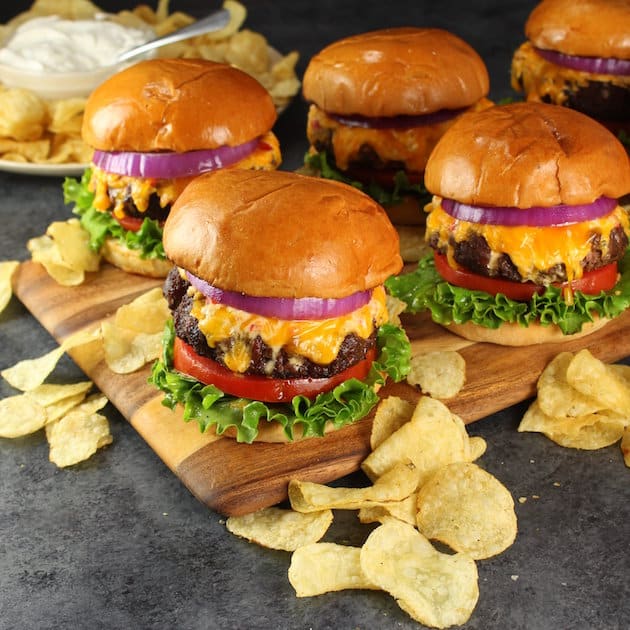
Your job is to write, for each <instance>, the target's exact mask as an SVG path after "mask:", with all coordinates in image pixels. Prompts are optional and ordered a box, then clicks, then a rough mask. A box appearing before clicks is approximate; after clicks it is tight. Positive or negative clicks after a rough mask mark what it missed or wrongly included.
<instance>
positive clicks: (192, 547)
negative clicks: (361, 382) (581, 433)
mask: <svg viewBox="0 0 630 630" xmlns="http://www.w3.org/2000/svg"><path fill="white" fill-rule="evenodd" d="M121 4H122V3H118V4H117V5H114V4H113V3H112V4H111V5H108V6H111V7H113V8H116V7H117V6H118V7H119V6H121ZM172 4H173V6H174V8H182V9H184V10H192V11H194V12H195V14H196V15H199V16H200V15H203V14H204V13H205V12H206V11H207V9H204V8H203V7H201V3H193V2H188V3H184V2H181V3H177V2H173V3H172ZM250 4H251V6H250V15H249V18H248V21H247V25H248V26H249V27H251V28H253V29H255V30H258V31H261V32H263V33H264V34H266V35H267V36H268V38H269V40H270V42H271V43H272V44H273V45H274V46H275V47H276V48H278V49H279V50H281V51H288V50H292V49H298V50H300V52H301V54H302V59H301V61H300V74H301V72H302V71H303V69H304V67H305V65H306V61H307V59H308V58H309V56H310V55H311V54H313V53H314V52H316V51H317V50H318V49H319V48H321V47H322V46H323V45H325V44H326V43H328V42H330V41H332V40H334V39H337V38H338V37H341V36H343V35H346V34H350V33H355V32H360V31H364V30H368V29H371V28H377V27H381V26H387V25H403V24H420V25H431V26H442V27H446V28H449V29H451V30H453V31H454V32H456V33H457V34H459V35H461V36H462V37H464V38H465V39H466V40H467V41H468V42H469V43H470V44H472V45H473V46H474V47H475V48H476V49H477V50H478V51H479V52H480V53H481V55H482V56H483V57H484V59H485V61H486V63H487V64H488V67H489V69H490V73H491V78H492V96H493V97H495V98H501V97H503V96H506V95H509V94H510V90H509V84H508V71H509V62H510V57H511V53H512V50H513V48H514V47H516V45H518V44H519V43H520V41H521V39H522V35H521V33H522V24H523V22H524V20H525V17H526V15H527V14H528V12H529V10H530V9H531V7H532V6H533V4H534V3H533V2H518V1H514V0H513V1H509V2H501V1H500V0H494V1H492V2H491V1H479V2H475V3H463V2H453V1H450V2H448V1H444V0H442V1H441V2H435V3H429V2H420V3H407V2H386V3H383V2H373V1H369V2H365V1H364V2H359V1H356V2H354V1H353V2H345V3H342V2H329V1H320V2H317V3H308V4H306V3H297V2H289V1H288V0H282V1H280V0H276V1H265V2H262V1H260V2H251V3H250ZM15 6H16V8H15V10H16V11H17V3H16V5H15ZM200 7H201V8H200ZM3 11H5V12H6V11H7V8H6V7H3ZM5 17H6V16H5ZM305 114H306V105H305V104H304V103H303V102H302V101H301V99H299V98H298V99H296V100H295V101H294V103H293V104H292V105H291V107H290V108H289V109H288V110H287V111H286V112H285V113H284V114H283V116H282V117H281V119H280V120H279V122H278V125H277V127H276V132H277V134H278V136H279V137H280V140H281V143H282V146H283V149H284V155H285V163H284V168H287V169H291V168H294V167H296V166H297V165H298V164H299V163H300V161H301V157H302V155H303V153H304V151H305V149H306V142H305V140H304V124H305ZM60 184H61V180H60V179H55V178H38V177H26V176H16V175H8V174H0V258H2V259H7V258H19V259H23V258H26V256H27V252H26V249H25V243H26V240H27V239H28V238H29V237H31V236H35V235H38V234H41V233H42V232H43V231H44V230H45V228H46V226H47V225H48V223H50V221H51V220H54V219H63V218H67V216H68V209H67V208H65V207H64V205H63V201H62V196H61V190H60ZM54 345H55V344H54V341H53V339H52V338H51V337H50V336H49V335H48V334H47V333H46V332H45V331H44V330H43V329H42V328H41V326H40V325H39V324H38V323H37V322H36V321H35V320H34V319H33V318H32V317H31V316H30V315H29V313H28V312H27V311H26V310H25V309H24V307H23V306H22V305H21V304H20V303H19V302H18V301H17V300H15V299H13V301H12V302H11V304H10V305H9V307H8V309H7V310H6V311H5V312H4V313H3V314H2V315H0V368H4V367H6V366H8V365H10V364H12V363H14V362H15V361H17V360H18V359H23V358H29V357H33V356H38V355H40V354H43V353H44V352H45V351H47V350H49V349H51V348H52V347H53V346H54ZM79 377H80V372H79V370H78V369H77V368H76V367H75V366H74V365H73V364H72V363H71V362H70V361H69V360H64V361H62V363H61V364H60V366H59V368H58V370H57V371H56V372H55V379H56V380H59V381H64V380H71V379H78V378H79ZM497 378H500V375H497ZM11 393H13V392H11V390H10V389H9V388H8V387H7V386H6V384H5V383H4V382H3V383H1V384H0V394H1V395H8V394H11ZM524 409H525V404H523V405H519V406H516V407H514V408H511V409H508V410H506V411H504V412H502V413H499V414H496V415H494V416H492V417H490V418H488V419H485V420H482V421H479V422H476V423H474V424H472V425H469V431H470V433H472V434H475V435H482V436H483V437H485V438H486V440H487V441H488V451H487V453H486V454H485V455H484V457H483V458H482V460H481V464H482V465H483V466H484V467H485V468H486V469H488V470H489V471H491V472H492V473H494V474H495V475H497V476H498V477H499V479H501V480H502V481H503V482H504V483H505V484H506V485H507V487H508V488H509V489H510V491H511V492H512V494H513V496H514V498H515V499H516V500H517V499H518V498H519V497H527V501H526V502H525V503H523V504H521V503H519V502H518V501H517V503H516V509H517V514H518V518H519V530H520V531H519V535H518V538H517V540H516V542H515V544H514V545H513V546H512V547H511V548H510V549H509V550H508V551H507V552H505V553H504V554H502V555H500V556H498V557H496V558H493V559H490V560H486V561H482V562H480V563H479V564H478V566H479V586H480V598H479V603H478V605H477V608H476V610H475V612H474V614H473V616H472V618H471V620H470V622H469V623H468V624H467V626H466V627H467V628H474V629H482V628H483V629H494V628H497V629H498V628H514V629H519V630H520V629H528V630H529V629H535V630H538V629H541V630H542V629H546V628H563V629H564V628H567V629H568V628H571V629H573V630H576V629H590V628H606V629H613V628H625V627H627V623H628V619H629V618H630V603H629V602H630V598H629V595H630V593H629V587H628V578H629V573H630V569H629V567H630V550H629V546H628V535H629V534H630V525H629V523H630V492H629V488H630V485H629V484H630V471H628V469H626V468H625V467H624V465H623V461H622V458H621V454H620V452H619V448H618V446H614V447H610V448H607V449H603V450H601V451H595V452H580V451H574V450H568V449H562V448H560V447H558V446H556V445H554V444H552V443H551V442H549V441H547V440H546V439H545V438H544V437H541V436H539V435H533V434H518V433H517V432H516V427H517V425H518V422H519V419H520V417H521V415H522V413H523V411H524ZM107 415H108V417H109V419H110V421H111V425H112V431H113V434H114V443H113V444H112V445H111V446H110V447H108V448H106V449H104V450H102V451H100V452H99V453H98V454H97V455H96V456H95V457H93V458H92V459H91V460H89V461H88V462H85V463H83V464H80V465H78V466H76V467H74V468H71V469H67V470H59V469H57V468H56V467H55V466H53V465H52V464H50V463H49V462H48V448H47V445H46V441H45V437H44V436H43V434H42V432H40V433H37V434H35V435H33V436H31V437H28V438H24V439H19V440H2V439H0V476H1V479H2V482H1V483H2V485H1V487H0V628H3V629H4V628H7V629H9V628H38V629H39V628H90V629H98V628H165V629H166V628H185V629H196V628H239V629H240V628H264V629H267V628H274V629H280V628H282V629H284V628H287V629H289V628H291V629H304V630H307V629H309V628H314V629H317V630H321V629H325V628H361V629H370V628H414V627H418V624H416V623H415V622H413V621H412V620H411V619H410V618H409V617H408V616H407V615H406V613H404V612H402V611H401V610H400V609H399V608H398V606H397V605H396V604H395V602H394V601H393V600H392V599H391V598H390V597H389V596H388V595H386V594H384V593H379V592H359V591H354V592H344V593H337V594H329V595H324V596H321V597H317V598H306V599H297V598H296V597H295V596H294V594H293V589H292V588H291V586H290V585H289V583H288V581H287V577H286V572H287V568H288V565H289V559H290V556H289V554H287V553H284V552H276V551H270V550H267V549H262V548H259V547H257V546H254V545H250V544H248V543H247V542H245V541H243V540H240V539H237V538H234V537H233V536H232V535H231V534H229V533H228V532H227V531H226V530H225V527H224V525H223V522H222V519H221V517H219V516H218V515H217V514H215V513H213V512H211V511H209V510H207V509H206V508H205V507H204V506H203V505H201V504H200V503H199V502H198V501H197V500H196V499H195V498H194V497H192V496H191V495H190V493H189V492H188V491H187V490H186V489H185V488H184V487H183V486H182V485H181V483H180V482H179V481H178V480H177V478H176V477H175V476H174V475H173V474H172V473H171V472H170V471H169V470H168V469H167V468H166V467H165V466H164V465H163V464H162V462H161V461H160V460H159V459H158V457H157V456H156V455H155V454H154V453H153V452H152V451H151V449H150V448H149V447H148V446H147V445H146V444H145V443H144V441H143V440H142V439H141V438H140V437H139V436H138V435H137V434H136V433H135V431H134V430H133V429H132V428H131V427H130V426H129V425H128V424H127V423H126V422H125V420H124V419H123V418H122V417H121V416H120V415H119V414H118V413H117V411H116V410H115V409H113V408H111V406H109V407H107ZM346 481H348V482H349V483H353V484H360V483H363V482H364V480H363V479H362V478H361V477H360V476H359V475H355V476H353V477H352V478H351V479H349V480H344V481H343V482H344V483H345V482H346ZM534 496H536V497H539V498H534ZM365 531H366V530H363V529H360V528H359V526H358V525H357V524H356V522H355V520H354V515H348V514H344V513H338V514H337V515H336V520H335V524H334V526H333V529H332V530H331V533H330V535H329V536H328V537H327V539H330V540H333V539H334V540H336V541H339V542H345V543H348V544H360V543H361V542H362V539H363V536H364V535H365Z"/></svg>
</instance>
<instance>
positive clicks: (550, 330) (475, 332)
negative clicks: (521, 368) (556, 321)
mask: <svg viewBox="0 0 630 630" xmlns="http://www.w3.org/2000/svg"><path fill="white" fill-rule="evenodd" d="M609 321H610V320H609V319H606V318H604V317H602V318H597V319H595V320H594V321H592V322H587V323H586V324H584V325H583V326H582V330H581V331H580V332H578V333H574V334H572V335H565V334H563V332H562V331H561V330H560V328H558V326H554V325H552V324H550V325H549V326H543V325H542V324H538V323H534V324H530V325H529V326H527V327H524V326H521V325H519V324H516V323H512V322H504V323H503V324H501V326H499V328H485V327H484V326H479V325H478V324H475V323H473V322H466V323H465V324H448V325H446V326H444V328H446V329H447V330H450V331H451V332H452V333H455V334H456V335H459V336H460V337H463V338H464V339H469V340H470V341H481V342H487V343H496V344H498V345H500V346H532V345H535V344H539V343H560V342H563V341H571V340H572V339H579V338H580V337H586V335H590V334H592V333H594V332H595V331H597V330H599V329H600V328H603V327H604V326H605V325H606V324H607V323H608V322H609Z"/></svg>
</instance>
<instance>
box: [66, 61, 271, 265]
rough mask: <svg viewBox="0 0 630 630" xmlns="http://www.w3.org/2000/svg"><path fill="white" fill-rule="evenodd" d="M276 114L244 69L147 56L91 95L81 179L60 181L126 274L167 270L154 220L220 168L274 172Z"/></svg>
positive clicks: (97, 243)
mask: <svg viewBox="0 0 630 630" xmlns="http://www.w3.org/2000/svg"><path fill="white" fill-rule="evenodd" d="M276 117H277V115H276V110H275V107H274V104H273V102H272V100H271V96H270V95H269V94H268V92H267V91H266V90H265V89H264V88H263V87H262V86H261V85H260V84H259V83H258V82H257V81H256V80H255V79H254V78H252V77H250V76H249V75H248V74H246V73H245V72H242V71H241V70H238V69H236V68H233V67H231V66H229V65H227V64H220V63H214V62H212V61H205V60H201V59H154V60H150V61H142V62H140V63H137V64H135V65H133V66H131V67H129V68H127V69H125V70H123V71H121V72H119V73H118V74H116V75H114V76H112V77H110V78H109V79H108V80H106V81H105V82H104V83H102V84H101V85H100V86H99V87H97V88H96V90H94V92H92V94H91V95H90V97H89V98H88V101H87V104H86V108H85V113H84V116H83V127H82V136H83V139H84V141H85V142H86V143H87V144H88V145H90V146H92V147H94V154H93V159H92V164H91V166H90V168H89V169H87V170H86V172H85V173H84V175H83V178H82V179H81V182H80V183H79V182H77V181H76V180H66V182H65V184H64V192H65V199H66V202H74V203H75V212H76V213H77V214H79V215H80V216H81V224H82V225H83V227H84V228H85V229H86V230H87V231H88V232H89V233H90V238H91V246H92V247H93V248H94V249H97V250H100V251H101V252H102V254H103V256H104V257H105V259H106V260H108V261H109V262H111V263H112V264H114V265H116V266H118V267H120V268H122V269H124V270H125V271H128V272H132V273H139V274H142V275H147V276H154V277H164V276H166V274H167V273H168V271H169V269H170V268H171V266H172V265H171V263H169V262H168V260H166V257H165V254H164V249H163V246H162V226H163V224H164V221H165V219H166V217H167V216H168V213H169V210H170V208H171V204H172V203H173V202H174V201H175V200H176V199H177V197H178V196H179V194H180V193H181V191H182V190H183V189H184V187H185V186H186V184H187V183H188V182H189V181H190V180H191V179H193V178H194V177H195V176H197V175H199V174H200V173H203V172H205V171H212V170H217V169H221V168H243V169H273V168H276V167H277V166H278V165H279V163H280V149H279V144H278V141H277V139H276V137H275V136H274V134H273V133H272V132H271V131H270V129H271V127H272V126H273V124H274V122H275V121H276Z"/></svg>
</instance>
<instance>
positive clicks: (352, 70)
mask: <svg viewBox="0 0 630 630" xmlns="http://www.w3.org/2000/svg"><path fill="white" fill-rule="evenodd" d="M488 90H489V78H488V71H487V69H486V66H485V64H484V62H483V61H482V59H481V57H480V56H479V55H478V54H477V53H476V52H475V50H474V49H473V48H471V47H470V46H469V45H468V44H467V43H466V42H465V41H463V40H462V39H460V38H459V37H457V36H456V35H453V34H452V33H449V32H448V31H445V30H442V29H437V28H410V27H404V28H389V29H383V30H379V31H371V32H369V33H363V34H361V35H354V36H351V37H347V38H344V39H341V40H339V41H337V42H335V43H333V44H330V45H329V46H327V47H326V48H324V49H323V50H322V51H320V52H319V53H318V54H316V55H315V56H314V57H313V58H312V59H311V61H310V62H309V64H308V67H307V68H306V72H305V73H304V79H303V94H304V98H305V99H306V100H307V101H311V102H313V103H315V105H317V106H318V107H319V108H320V109H322V110H324V111H326V112H329V113H335V114H346V115H351V114H358V115H362V116H372V117H374V116H399V115H421V114H429V113H432V112H435V111H439V110H441V109H459V108H462V107H468V106H470V105H472V104H473V103H475V102H476V101H478V100H479V99H480V98H481V97H483V96H485V95H486V94H487V93H488Z"/></svg>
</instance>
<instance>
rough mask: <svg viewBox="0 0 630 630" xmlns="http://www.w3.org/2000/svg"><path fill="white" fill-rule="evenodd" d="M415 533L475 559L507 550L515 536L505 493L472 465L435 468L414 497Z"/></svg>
mask: <svg viewBox="0 0 630 630" xmlns="http://www.w3.org/2000/svg"><path fill="white" fill-rule="evenodd" d="M417 525H418V530H419V531H420V532H421V533H422V534H424V535H425V536H426V537H427V538H429V539H432V540H439V541H440V542H442V543H445V544H447V545H448V546H449V547H450V548H451V549H453V550H454V551H461V552H464V553H467V554H468V555H469V556H471V557H472V558H474V559H475V560H480V559H483V558H490V557H491V556H495V555H497V554H499V553H501V552H502V551H504V550H505V549H507V548H508V547H509V546H510V545H511V544H512V543H513V542H514V540H515V538H516V533H517V524H516V513H515V511H514V500H513V499H512V495H511V494H510V492H509V491H508V489H507V488H506V487H505V486H504V485H503V484H502V483H501V482H500V481H499V480H498V479H497V478H496V477H494V476H493V475H491V474H490V473H488V472H486V471H485V470H483V468H480V467H479V466H477V465H476V464H472V463H469V462H458V463H455V464H448V465H446V466H443V467H442V468H440V469H439V470H438V471H437V472H435V473H434V474H433V476H432V477H431V478H430V479H429V480H428V481H427V482H426V483H425V484H424V485H423V486H422V488H420V490H419V492H418V514H417Z"/></svg>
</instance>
